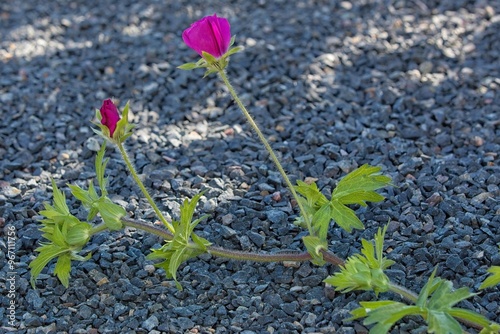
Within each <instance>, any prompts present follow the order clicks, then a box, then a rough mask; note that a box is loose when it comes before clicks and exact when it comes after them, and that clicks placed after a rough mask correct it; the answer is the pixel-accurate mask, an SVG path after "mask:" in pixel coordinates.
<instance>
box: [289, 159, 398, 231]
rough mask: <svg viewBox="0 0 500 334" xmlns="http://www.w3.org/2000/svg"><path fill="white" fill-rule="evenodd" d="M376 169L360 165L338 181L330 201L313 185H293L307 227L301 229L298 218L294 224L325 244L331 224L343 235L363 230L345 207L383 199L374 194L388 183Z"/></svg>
mask: <svg viewBox="0 0 500 334" xmlns="http://www.w3.org/2000/svg"><path fill="white" fill-rule="evenodd" d="M380 170H381V168H380V167H372V166H369V165H363V166H361V167H359V168H358V169H356V170H354V171H352V172H351V173H349V174H348V175H346V176H345V177H344V178H343V179H341V180H340V181H339V183H338V185H337V187H336V188H335V189H334V190H333V192H332V197H331V199H330V200H328V199H327V198H326V196H325V195H324V194H323V193H321V191H320V190H319V189H318V186H317V185H316V184H315V183H311V184H307V183H305V182H302V181H297V186H295V190H296V191H297V192H298V193H299V194H300V195H302V196H303V198H301V199H299V200H300V202H301V204H302V206H303V207H304V211H305V212H304V213H303V214H304V215H306V216H307V221H310V222H311V223H310V226H304V225H305V224H304V223H303V222H304V221H305V219H304V218H303V217H300V218H299V219H298V220H297V221H296V223H297V224H298V225H300V226H304V227H307V228H308V229H309V233H310V234H311V235H312V236H316V237H319V238H320V239H322V240H325V241H326V238H327V233H328V229H329V226H330V222H331V221H332V220H333V221H335V222H336V223H337V224H338V225H339V226H340V227H341V228H343V229H344V230H346V231H347V232H351V231H352V230H353V229H355V228H356V229H364V225H363V223H362V222H361V220H360V219H359V218H358V217H357V216H356V213H355V212H354V210H352V209H350V208H349V207H347V205H349V204H359V205H362V206H366V203H367V202H378V201H381V200H383V199H384V197H383V196H382V195H380V194H378V193H376V192H375V190H377V189H379V188H382V187H385V186H387V185H389V184H390V182H391V179H390V178H389V177H387V176H384V175H380Z"/></svg>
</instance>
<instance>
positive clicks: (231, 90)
mask: <svg viewBox="0 0 500 334" xmlns="http://www.w3.org/2000/svg"><path fill="white" fill-rule="evenodd" d="M219 76H220V78H221V79H222V81H223V82H224V84H225V85H226V86H227V89H228V90H229V93H230V94H231V96H232V97H233V99H234V101H235V102H236V104H237V105H238V107H239V108H240V109H241V111H242V112H243V115H245V117H246V119H247V121H248V123H250V126H251V127H252V128H253V130H254V131H255V133H257V136H258V137H259V139H260V141H261V142H262V144H264V147H265V148H266V150H267V152H268V153H269V156H270V157H271V160H272V161H273V162H274V164H275V165H276V168H278V171H279V172H280V174H281V176H282V177H283V179H284V180H285V183H286V185H287V186H288V188H289V189H290V192H291V193H292V195H293V197H294V198H295V201H296V202H297V205H298V206H299V209H300V213H301V215H302V217H304V221H305V222H306V224H307V227H308V229H309V231H312V229H311V222H310V221H309V217H308V216H307V215H306V211H305V210H304V207H303V205H302V204H301V202H300V198H299V196H298V195H297V192H296V191H295V188H294V187H293V185H292V182H291V181H290V179H289V178H288V175H287V174H286V173H285V170H284V169H283V166H281V163H280V161H279V160H278V157H277V156H276V154H275V153H274V151H273V149H272V148H271V145H269V142H268V141H267V139H266V137H264V135H263V134H262V132H261V131H260V129H259V127H258V126H257V123H255V121H254V119H253V117H252V116H251V115H250V113H249V112H248V110H247V108H246V107H245V105H244V104H243V103H242V102H241V100H240V98H239V97H238V94H236V91H235V90H234V88H233V86H232V85H231V83H230V82H229V79H228V78H227V75H226V73H225V72H224V70H219Z"/></svg>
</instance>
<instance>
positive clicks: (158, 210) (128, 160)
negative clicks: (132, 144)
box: [117, 142, 175, 233]
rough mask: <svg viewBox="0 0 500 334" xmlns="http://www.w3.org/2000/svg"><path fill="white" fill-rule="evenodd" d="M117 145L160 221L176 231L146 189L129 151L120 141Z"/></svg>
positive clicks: (171, 230) (172, 230)
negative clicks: (129, 155)
mask: <svg viewBox="0 0 500 334" xmlns="http://www.w3.org/2000/svg"><path fill="white" fill-rule="evenodd" d="M117 146H118V150H119V151H120V153H121V155H122V158H123V161H125V165H127V168H128V169H129V171H130V174H131V175H132V178H133V179H134V181H135V183H137V185H138V186H139V189H141V191H142V193H143V194H144V196H145V197H146V199H147V200H148V202H149V204H150V205H151V207H152V208H153V210H154V211H155V213H156V215H157V216H158V218H159V219H160V221H161V222H162V223H163V225H165V227H166V228H168V230H169V231H170V232H171V233H174V232H175V229H174V227H173V226H172V224H170V223H169V222H168V221H167V219H166V218H165V216H163V214H162V213H161V211H160V209H158V206H157V205H156V203H155V201H154V200H153V198H152V197H151V195H150V194H149V192H148V190H147V189H146V187H145V186H144V184H143V183H142V181H141V179H140V178H139V175H137V172H136V170H135V167H134V165H133V164H132V162H131V161H130V158H129V157H128V154H127V151H126V150H125V147H124V146H123V144H122V143H120V142H119V143H117Z"/></svg>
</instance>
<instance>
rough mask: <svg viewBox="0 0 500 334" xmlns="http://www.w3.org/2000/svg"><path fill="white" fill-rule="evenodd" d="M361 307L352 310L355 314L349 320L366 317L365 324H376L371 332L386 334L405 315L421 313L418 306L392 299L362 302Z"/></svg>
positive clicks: (371, 333)
mask: <svg viewBox="0 0 500 334" xmlns="http://www.w3.org/2000/svg"><path fill="white" fill-rule="evenodd" d="M360 305H361V307H360V308H357V309H355V310H353V311H351V314H352V315H353V316H352V317H351V318H349V319H348V321H349V320H355V319H359V318H363V317H366V319H365V320H364V321H363V324H365V325H371V324H375V326H374V327H372V328H371V329H370V334H385V333H388V332H389V329H391V328H392V326H394V324H396V322H398V321H399V320H401V319H402V318H403V317H405V316H408V315H413V314H419V313H420V309H419V307H417V306H411V305H406V304H403V303H400V302H395V301H392V300H384V301H375V302H360Z"/></svg>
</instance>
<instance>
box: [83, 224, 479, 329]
mask: <svg viewBox="0 0 500 334" xmlns="http://www.w3.org/2000/svg"><path fill="white" fill-rule="evenodd" d="M121 222H122V223H123V225H125V226H129V227H133V228H136V229H140V230H143V231H146V232H149V233H152V234H154V235H157V236H159V237H161V238H162V239H164V240H172V239H173V238H174V236H173V234H172V233H170V232H169V231H167V230H166V229H165V228H163V227H162V226H156V225H151V224H150V223H147V222H143V221H139V220H134V219H131V218H128V217H123V218H121ZM105 229H106V225H104V224H100V225H98V226H96V227H94V228H93V229H92V232H93V233H92V234H96V233H98V232H101V231H103V230H105ZM193 247H196V246H193ZM207 252H208V253H209V254H211V255H213V256H217V257H222V258H227V259H233V260H238V261H253V262H283V261H292V262H305V261H309V260H311V259H312V257H311V255H310V254H309V253H308V252H296V253H295V252H284V253H274V254H258V253H251V252H244V251H237V250H229V249H224V248H222V247H217V246H208V247H207ZM322 254H323V259H324V260H325V261H326V262H328V263H331V264H333V265H335V266H340V265H344V261H343V260H342V259H341V258H339V257H337V256H336V255H335V254H333V253H332V252H329V251H326V250H323V251H322ZM389 290H390V291H391V292H393V293H396V294H399V295H401V296H402V297H403V298H404V299H406V300H407V301H409V302H411V303H416V302H417V300H418V295H417V294H415V293H414V292H413V291H410V290H408V289H407V288H405V287H403V286H401V285H398V284H396V283H393V282H389ZM457 319H458V320H460V322H462V323H463V324H465V325H467V326H470V327H473V328H476V329H482V328H483V327H484V325H483V324H480V323H475V322H472V321H469V320H465V319H462V318H458V317H457Z"/></svg>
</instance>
